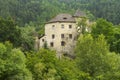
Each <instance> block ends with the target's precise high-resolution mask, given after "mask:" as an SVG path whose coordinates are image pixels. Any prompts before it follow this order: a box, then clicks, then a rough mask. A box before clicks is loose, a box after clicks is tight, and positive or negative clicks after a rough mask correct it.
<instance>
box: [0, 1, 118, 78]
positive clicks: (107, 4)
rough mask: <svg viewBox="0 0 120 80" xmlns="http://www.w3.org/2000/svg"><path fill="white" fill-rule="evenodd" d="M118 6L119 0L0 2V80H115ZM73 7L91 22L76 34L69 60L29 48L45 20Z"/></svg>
mask: <svg viewBox="0 0 120 80" xmlns="http://www.w3.org/2000/svg"><path fill="white" fill-rule="evenodd" d="M119 6H120V0H0V80H119V79H120V25H119V24H120V10H119ZM78 9H79V10H81V11H84V12H85V13H86V14H87V16H86V17H87V18H86V19H89V20H90V21H91V22H94V23H93V24H92V25H90V27H91V32H90V33H88V32H82V35H79V36H78V39H77V44H76V47H75V49H74V54H75V58H74V59H72V58H69V57H67V56H62V58H61V59H58V58H57V57H56V51H54V50H50V49H49V48H43V49H40V50H38V51H36V50H35V49H34V42H35V36H36V35H38V36H41V34H43V33H44V25H45V23H46V22H47V21H49V20H50V19H51V18H53V17H54V16H56V15H57V14H59V13H70V14H74V13H75V11H76V10H78ZM83 19H84V18H83ZM80 25H82V26H83V29H84V27H85V26H86V24H85V22H84V21H83V22H80V23H79V24H78V26H80Z"/></svg>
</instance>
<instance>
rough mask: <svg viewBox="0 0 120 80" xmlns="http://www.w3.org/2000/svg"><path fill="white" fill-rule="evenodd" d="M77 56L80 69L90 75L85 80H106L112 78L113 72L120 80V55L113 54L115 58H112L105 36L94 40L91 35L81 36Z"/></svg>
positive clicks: (115, 77)
mask: <svg viewBox="0 0 120 80" xmlns="http://www.w3.org/2000/svg"><path fill="white" fill-rule="evenodd" d="M76 55H77V58H76V63H77V66H78V68H79V69H80V70H81V71H82V72H84V73H86V74H88V76H87V77H86V76H85V77H83V79H84V78H85V79H87V80H93V79H94V80H98V79H100V80H106V79H107V78H108V79H110V78H109V76H112V74H111V72H113V73H115V75H114V79H116V80H118V79H119V77H118V75H119V73H118V71H119V68H120V67H119V62H120V59H119V55H116V54H113V55H114V56H113V57H112V56H111V55H112V54H111V53H109V47H108V45H107V43H106V41H105V39H104V36H103V35H100V36H99V37H98V38H96V39H93V38H92V36H91V35H86V36H81V37H80V38H79V39H78V43H77V46H76ZM110 56H111V57H110ZM115 57H116V58H117V59H115ZM117 61H118V62H117ZM113 68H114V69H113ZM117 73H118V74H117Z"/></svg>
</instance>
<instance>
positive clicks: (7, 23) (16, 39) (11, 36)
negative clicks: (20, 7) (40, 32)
mask: <svg viewBox="0 0 120 80" xmlns="http://www.w3.org/2000/svg"><path fill="white" fill-rule="evenodd" d="M5 41H10V42H11V43H13V45H14V46H20V44H21V32H20V29H18V28H17V27H16V25H15V23H14V21H13V20H6V19H3V18H0V42H5Z"/></svg>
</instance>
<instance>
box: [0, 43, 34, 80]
mask: <svg viewBox="0 0 120 80" xmlns="http://www.w3.org/2000/svg"><path fill="white" fill-rule="evenodd" d="M0 63H1V64H0V79H1V80H32V77H31V73H30V71H29V70H28V69H27V68H26V65H25V63H26V58H25V55H24V54H23V53H22V52H21V51H20V50H19V49H12V45H11V44H10V43H9V42H6V43H5V45H4V44H2V43H0Z"/></svg>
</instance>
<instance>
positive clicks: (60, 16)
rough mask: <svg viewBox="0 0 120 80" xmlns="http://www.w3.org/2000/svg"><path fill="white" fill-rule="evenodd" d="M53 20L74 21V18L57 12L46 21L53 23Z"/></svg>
mask: <svg viewBox="0 0 120 80" xmlns="http://www.w3.org/2000/svg"><path fill="white" fill-rule="evenodd" d="M53 22H75V19H74V17H73V16H72V15H70V14H59V15H57V16H56V17H55V18H53V19H52V20H50V21H48V23H53Z"/></svg>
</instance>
